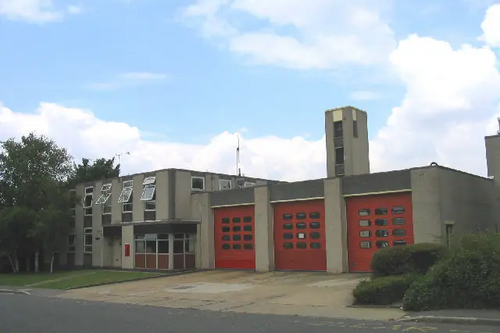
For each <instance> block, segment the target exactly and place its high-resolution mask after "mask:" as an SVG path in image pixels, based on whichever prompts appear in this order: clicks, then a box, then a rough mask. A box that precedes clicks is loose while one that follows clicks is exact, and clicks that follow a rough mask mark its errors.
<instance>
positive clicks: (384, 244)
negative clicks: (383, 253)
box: [376, 241, 389, 249]
mask: <svg viewBox="0 0 500 333" xmlns="http://www.w3.org/2000/svg"><path fill="white" fill-rule="evenodd" d="M376 245H377V248H378V249H383V248H386V247H389V242H387V241H377V243H376Z"/></svg>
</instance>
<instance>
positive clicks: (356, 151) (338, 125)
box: [325, 106, 370, 178]
mask: <svg viewBox="0 0 500 333" xmlns="http://www.w3.org/2000/svg"><path fill="white" fill-rule="evenodd" d="M325 132H326V167H327V177H328V178H331V177H338V176H352V175H360V174H367V173H370V158H369V147H368V146H369V143H368V116H367V114H366V112H365V111H362V110H359V109H356V108H354V107H352V106H345V107H341V108H336V109H331V110H326V111H325Z"/></svg>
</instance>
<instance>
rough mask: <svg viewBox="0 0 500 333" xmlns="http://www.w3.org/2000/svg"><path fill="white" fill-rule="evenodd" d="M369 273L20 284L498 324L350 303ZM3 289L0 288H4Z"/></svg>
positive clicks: (241, 308) (141, 297)
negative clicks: (91, 284) (92, 284)
mask: <svg viewBox="0 0 500 333" xmlns="http://www.w3.org/2000/svg"><path fill="white" fill-rule="evenodd" d="M366 277H367V275H362V274H361V275H360V274H342V275H331V274H326V273H311V272H309V273H304V272H266V273H255V272H248V271H220V270H217V271H203V272H194V273H190V274H183V275H177V276H166V277H161V278H155V279H148V280H141V281H132V282H125V283H119V284H114V285H104V286H96V287H89V288H84V289H76V290H70V291H54V290H47V289H36V288H31V289H29V288H28V289H26V288H24V289H18V290H12V291H11V292H13V293H14V292H16V293H21V294H24V295H33V296H42V297H56V298H60V299H67V300H83V301H91V302H105V303H118V304H127V305H142V306H154V307H161V308H168V309H169V310H168V311H170V310H171V309H188V310H201V311H214V312H217V313H233V314H234V313H247V314H267V315H293V316H301V317H323V318H330V319H346V318H349V319H353V320H382V321H398V322H424V323H454V324H475V325H500V311H469V310H447V311H432V312H420V313H405V312H404V311H402V310H401V309H400V308H398V307H367V308H363V307H351V305H352V302H353V297H352V289H353V288H354V287H355V286H356V285H357V284H358V283H359V281H360V280H361V279H364V278H366ZM1 291H2V290H1V289H0V292H1Z"/></svg>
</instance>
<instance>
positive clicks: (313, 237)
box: [311, 232, 321, 239]
mask: <svg viewBox="0 0 500 333" xmlns="http://www.w3.org/2000/svg"><path fill="white" fill-rule="evenodd" d="M320 238H321V234H320V233H319V232H311V239H320Z"/></svg>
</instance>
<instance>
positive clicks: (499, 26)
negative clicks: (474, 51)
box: [481, 4, 500, 47]
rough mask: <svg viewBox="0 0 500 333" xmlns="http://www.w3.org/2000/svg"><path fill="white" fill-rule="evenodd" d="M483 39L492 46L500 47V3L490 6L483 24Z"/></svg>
mask: <svg viewBox="0 0 500 333" xmlns="http://www.w3.org/2000/svg"><path fill="white" fill-rule="evenodd" d="M481 29H482V30H483V36H482V39H483V40H484V41H485V42H486V43H487V44H488V45H490V46H492V47H500V4H496V5H493V6H491V7H489V8H488V10H487V11H486V15H485V17H484V20H483V23H482V24H481Z"/></svg>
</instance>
